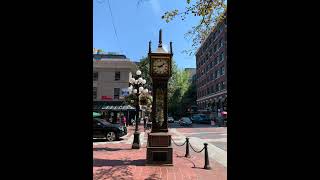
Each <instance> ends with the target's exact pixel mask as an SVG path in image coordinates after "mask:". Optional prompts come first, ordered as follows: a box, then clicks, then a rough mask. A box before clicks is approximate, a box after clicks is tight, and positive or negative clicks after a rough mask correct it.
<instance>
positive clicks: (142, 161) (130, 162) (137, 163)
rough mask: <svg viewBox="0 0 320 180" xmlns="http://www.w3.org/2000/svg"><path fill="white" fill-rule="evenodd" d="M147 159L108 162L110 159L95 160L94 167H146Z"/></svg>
mask: <svg viewBox="0 0 320 180" xmlns="http://www.w3.org/2000/svg"><path fill="white" fill-rule="evenodd" d="M145 163H146V160H145V159H137V160H108V159H93V166H94V167H102V166H112V167H114V166H124V165H135V166H145Z"/></svg>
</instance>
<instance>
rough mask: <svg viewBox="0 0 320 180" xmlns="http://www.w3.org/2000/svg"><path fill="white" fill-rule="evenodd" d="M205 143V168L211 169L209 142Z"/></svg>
mask: <svg viewBox="0 0 320 180" xmlns="http://www.w3.org/2000/svg"><path fill="white" fill-rule="evenodd" d="M203 144H204V163H205V164H204V169H211V167H210V164H209V156H208V143H203Z"/></svg>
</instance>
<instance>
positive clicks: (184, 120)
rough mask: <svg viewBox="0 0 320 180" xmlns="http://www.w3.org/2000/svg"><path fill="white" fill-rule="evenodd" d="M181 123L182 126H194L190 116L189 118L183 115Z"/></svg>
mask: <svg viewBox="0 0 320 180" xmlns="http://www.w3.org/2000/svg"><path fill="white" fill-rule="evenodd" d="M179 124H180V126H192V122H191V120H190V118H188V117H182V118H181V119H180V120H179Z"/></svg>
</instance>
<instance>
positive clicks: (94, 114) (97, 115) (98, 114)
mask: <svg viewBox="0 0 320 180" xmlns="http://www.w3.org/2000/svg"><path fill="white" fill-rule="evenodd" d="M92 116H93V117H99V116H101V114H100V113H96V112H93V115H92Z"/></svg>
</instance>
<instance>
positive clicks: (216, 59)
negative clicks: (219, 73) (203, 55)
mask: <svg viewBox="0 0 320 180" xmlns="http://www.w3.org/2000/svg"><path fill="white" fill-rule="evenodd" d="M217 64H218V57H216V58H215V59H214V65H217Z"/></svg>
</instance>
